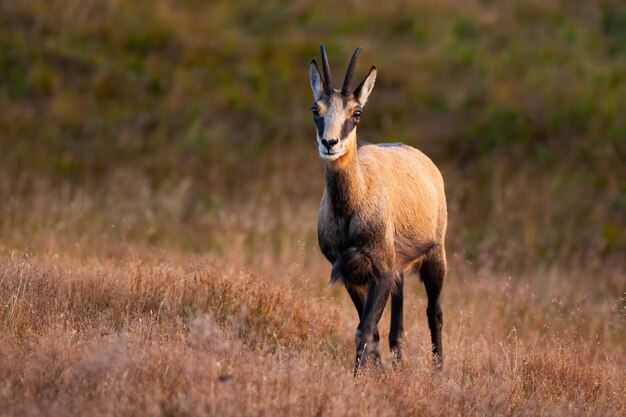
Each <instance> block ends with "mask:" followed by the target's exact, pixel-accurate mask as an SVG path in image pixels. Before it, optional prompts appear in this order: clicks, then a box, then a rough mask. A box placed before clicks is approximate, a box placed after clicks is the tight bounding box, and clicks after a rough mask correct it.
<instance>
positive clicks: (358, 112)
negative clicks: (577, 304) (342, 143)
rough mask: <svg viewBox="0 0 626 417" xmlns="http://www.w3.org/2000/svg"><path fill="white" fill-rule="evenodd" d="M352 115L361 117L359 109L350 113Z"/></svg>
mask: <svg viewBox="0 0 626 417" xmlns="http://www.w3.org/2000/svg"><path fill="white" fill-rule="evenodd" d="M352 117H354V118H356V119H358V118H359V117H361V110H360V109H357V110H355V111H354V113H352Z"/></svg>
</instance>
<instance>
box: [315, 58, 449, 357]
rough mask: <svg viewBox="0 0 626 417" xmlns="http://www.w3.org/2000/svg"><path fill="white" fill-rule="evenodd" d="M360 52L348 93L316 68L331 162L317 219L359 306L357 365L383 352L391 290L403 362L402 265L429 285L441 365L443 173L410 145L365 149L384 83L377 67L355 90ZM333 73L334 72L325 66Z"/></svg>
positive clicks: (337, 274) (325, 248)
mask: <svg viewBox="0 0 626 417" xmlns="http://www.w3.org/2000/svg"><path fill="white" fill-rule="evenodd" d="M321 50H322V56H323V58H324V63H325V64H327V61H326V57H325V51H324V49H323V47H322V48H321ZM358 51H359V49H357V51H356V52H355V54H354V55H353V59H352V60H351V62H350V66H349V69H348V73H347V75H346V81H344V88H343V89H342V91H341V94H340V93H339V92H338V91H337V90H333V89H328V88H327V87H328V86H324V82H323V81H322V79H321V75H320V73H319V70H318V69H317V65H316V64H315V61H312V63H311V67H310V70H309V76H310V79H311V88H312V90H313V95H314V97H315V103H314V105H313V107H312V110H313V116H314V120H315V123H316V126H317V139H318V150H319V152H320V155H321V156H322V157H323V158H324V159H325V162H324V175H325V187H324V195H323V197H322V202H321V205H320V212H319V218H318V226H317V227H318V240H319V245H320V249H321V250H322V253H323V254H324V255H325V256H326V258H327V259H328V260H329V261H330V263H331V264H332V270H331V277H330V281H331V283H335V282H340V281H341V282H343V284H344V285H345V287H346V289H347V290H348V293H349V294H350V297H351V298H352V301H353V302H354V305H355V307H356V309H357V312H358V313H359V319H360V323H359V327H358V329H357V333H356V346H357V355H356V368H355V369H358V368H360V367H362V366H364V364H365V360H366V358H367V357H368V355H369V356H371V357H372V358H373V359H374V360H375V361H377V360H379V359H380V355H379V353H378V340H379V333H378V327H377V326H378V321H379V320H380V316H381V314H382V311H383V309H384V308H385V304H386V301H387V299H388V298H389V296H390V294H392V312H391V331H390V334H389V343H390V348H391V349H392V353H393V355H392V357H393V358H394V361H396V362H398V361H400V360H401V351H400V346H401V343H400V339H401V338H402V335H403V332H404V330H403V313H402V308H403V307H402V304H403V302H402V298H403V295H402V291H403V279H404V275H403V272H404V271H405V270H407V269H412V270H414V271H416V272H419V274H420V277H421V278H422V281H423V282H424V285H425V287H426V292H427V295H428V308H427V315H428V323H429V327H430V330H431V338H432V343H433V345H432V346H433V354H434V358H435V363H436V364H437V365H438V366H441V364H442V360H443V359H442V347H441V329H442V325H443V313H442V311H441V305H440V302H439V296H440V293H441V288H442V286H443V280H444V277H445V272H446V259H445V235H446V227H447V209H446V198H445V194H444V185H443V179H442V177H441V173H440V172H439V170H438V169H437V167H436V166H435V165H434V164H433V162H432V161H431V160H430V159H429V158H428V157H427V156H426V155H424V154H423V153H422V152H420V151H418V150H417V149H415V148H412V147H410V146H407V145H403V144H382V145H371V144H366V145H362V146H357V138H356V126H357V124H358V123H359V120H360V117H361V113H360V112H361V109H362V108H363V107H364V106H365V103H366V102H367V99H368V96H369V94H370V92H371V91H372V88H373V87H374V82H375V80H376V68H375V67H372V68H371V69H370V73H369V74H368V76H367V77H366V78H365V80H364V81H363V82H362V83H361V84H360V85H359V86H358V87H357V89H356V90H355V91H354V93H351V92H350V94H349V95H348V94H347V93H346V91H348V92H349V91H350V89H349V88H348V87H349V85H348V84H349V80H350V77H351V72H352V70H353V69H354V64H355V59H356V55H357V54H358ZM326 66H327V65H326ZM325 79H326V80H329V79H330V75H329V74H327V73H325ZM347 85H348V87H346V86H347Z"/></svg>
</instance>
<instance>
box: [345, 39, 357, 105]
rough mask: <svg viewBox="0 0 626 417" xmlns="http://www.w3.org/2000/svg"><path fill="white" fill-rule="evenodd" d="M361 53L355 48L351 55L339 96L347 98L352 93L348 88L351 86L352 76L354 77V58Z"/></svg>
mask: <svg viewBox="0 0 626 417" xmlns="http://www.w3.org/2000/svg"><path fill="white" fill-rule="evenodd" d="M359 52H361V48H360V47H359V48H356V50H355V51H354V53H353V54H352V58H350V63H349V64H348V69H347V70H346V77H345V78H344V79H343V88H342V89H341V95H343V96H346V97H348V96H349V95H350V94H351V93H352V88H351V87H350V86H351V84H352V75H354V67H355V66H356V58H357V56H358V55H359Z"/></svg>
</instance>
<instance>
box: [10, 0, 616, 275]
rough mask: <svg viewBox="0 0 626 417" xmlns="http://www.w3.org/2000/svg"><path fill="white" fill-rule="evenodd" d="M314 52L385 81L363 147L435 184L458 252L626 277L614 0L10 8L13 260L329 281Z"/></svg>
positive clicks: (31, 2) (103, 0) (35, 0)
mask: <svg viewBox="0 0 626 417" xmlns="http://www.w3.org/2000/svg"><path fill="white" fill-rule="evenodd" d="M321 42H323V43H324V44H325V45H326V47H327V49H328V52H329V58H330V63H331V67H332V68H333V70H334V72H335V73H336V74H337V76H338V77H339V76H342V74H343V71H344V70H345V65H346V63H347V61H348V59H349V56H350V54H351V53H352V51H353V49H354V48H355V47H356V46H362V47H363V53H362V54H361V57H360V62H359V64H358V67H357V74H356V76H355V78H361V77H363V76H364V75H365V73H366V70H367V68H369V65H371V64H375V65H377V67H378V68H379V78H378V80H377V85H376V88H375V90H374V92H373V94H372V96H371V100H370V103H369V104H368V106H367V108H366V111H365V113H364V117H363V122H362V124H361V125H360V127H359V137H360V139H361V140H368V141H374V142H378V141H404V142H406V143H408V144H410V145H413V146H415V147H418V148H420V149H422V150H423V151H424V152H426V153H427V154H428V155H429V156H430V157H431V158H432V159H433V160H434V161H435V163H437V164H438V166H440V167H441V169H442V171H443V174H444V178H445V180H446V184H447V193H448V199H449V207H450V227H449V238H448V239H449V242H450V243H449V247H450V253H451V254H457V256H459V257H461V258H463V259H466V260H467V261H469V262H472V263H474V264H481V263H483V262H489V263H490V264H491V265H492V266H494V267H504V268H508V269H514V268H527V267H535V266H537V265H539V266H550V265H553V264H566V265H572V264H573V265H583V266H585V267H586V268H592V269H594V268H599V267H602V265H606V262H609V263H613V265H615V264H617V265H618V269H620V266H623V259H622V257H623V254H624V250H626V244H625V240H626V235H625V231H624V229H625V216H626V182H625V179H626V176H625V174H626V171H625V166H626V165H625V158H626V120H625V114H626V112H625V108H626V71H625V68H626V7H624V3H623V2H619V1H590V2H579V1H574V2H573V1H566V0H551V1H527V2H518V1H497V2H496V1H487V0H485V1H482V2H480V1H463V2H456V1H431V0H426V1H419V2H417V1H390V2H381V1H369V0H366V1H359V2H356V1H348V2H328V1H323V0H320V1H316V2H306V1H295V2H292V1H278V0H269V1H263V2H259V1H249V0H243V1H238V2H227V1H211V2H204V1H196V0H187V1H183V0H181V1H173V0H158V1H122V0H80V1H79V0H66V1H48V0H21V1H14V2H7V1H4V2H1V3H0V213H1V216H0V217H1V218H0V234H1V236H2V237H1V240H0V242H1V243H0V244H3V245H5V247H13V246H18V247H27V246H30V247H31V248H34V250H36V249H37V248H38V247H43V246H40V245H42V244H45V242H47V241H49V240H51V239H52V240H54V241H55V242H56V244H67V246H68V247H80V248H82V249H80V250H87V249H86V248H96V249H97V248H98V247H99V246H98V245H103V243H102V242H107V241H109V242H119V241H123V242H131V243H132V242H137V243H141V244H147V245H153V246H156V247H162V248H175V249H179V250H185V251H194V252H195V251H197V252H203V253H213V254H216V255H219V256H225V257H226V258H225V259H228V258H229V257H232V258H237V259H240V260H242V262H243V263H253V262H257V261H259V263H260V264H263V262H274V261H276V260H279V261H280V260H285V261H289V260H294V259H298V258H299V257H300V254H301V253H303V252H306V253H312V254H313V255H312V256H310V257H309V258H311V259H312V260H311V263H315V262H323V261H322V257H321V256H318V255H317V249H316V233H315V222H316V216H317V207H318V204H319V198H320V196H321V193H322V187H323V178H322V168H321V167H322V163H321V161H320V160H319V158H318V156H317V151H316V147H315V145H314V137H315V136H314V135H315V133H314V132H315V131H314V124H313V123H312V121H311V120H310V118H311V117H310V112H309V106H310V103H311V92H310V89H309V85H308V78H307V77H308V76H307V71H308V64H309V61H310V59H311V58H313V57H317V55H318V47H319V44H320V43H321Z"/></svg>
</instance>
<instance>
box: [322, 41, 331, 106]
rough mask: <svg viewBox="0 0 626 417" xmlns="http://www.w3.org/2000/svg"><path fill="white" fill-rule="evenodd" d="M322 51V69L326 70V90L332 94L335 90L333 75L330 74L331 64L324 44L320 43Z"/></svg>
mask: <svg viewBox="0 0 626 417" xmlns="http://www.w3.org/2000/svg"><path fill="white" fill-rule="evenodd" d="M320 53H321V54H322V69H323V70H324V92H325V93H326V94H330V93H332V92H333V77H332V76H331V75H330V66H329V65H328V57H327V56H326V49H324V45H320Z"/></svg>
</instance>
